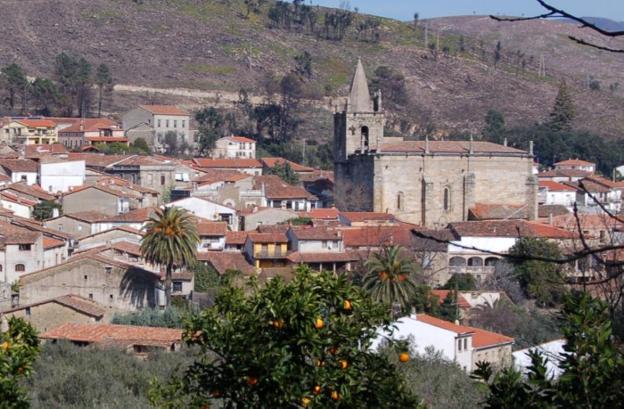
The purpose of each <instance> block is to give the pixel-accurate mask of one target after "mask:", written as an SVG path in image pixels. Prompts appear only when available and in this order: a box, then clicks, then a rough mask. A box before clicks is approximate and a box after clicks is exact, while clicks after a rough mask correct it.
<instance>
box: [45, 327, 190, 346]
mask: <svg viewBox="0 0 624 409" xmlns="http://www.w3.org/2000/svg"><path fill="white" fill-rule="evenodd" d="M39 337H40V338H43V339H58V340H60V339H66V340H70V341H74V342H86V343H98V344H100V343H114V344H123V345H131V344H139V345H160V346H169V345H171V344H176V343H180V342H181V341H182V330H181V329H173V328H156V327H139V326H133V325H114V324H74V323H67V324H63V325H61V326H59V327H56V328H54V329H51V330H49V331H47V332H45V333H43V334H41V335H40V336H39Z"/></svg>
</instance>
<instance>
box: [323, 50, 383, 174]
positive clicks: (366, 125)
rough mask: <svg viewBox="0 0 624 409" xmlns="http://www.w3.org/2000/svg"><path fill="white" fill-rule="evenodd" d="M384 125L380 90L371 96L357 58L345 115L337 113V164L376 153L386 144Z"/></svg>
mask: <svg viewBox="0 0 624 409" xmlns="http://www.w3.org/2000/svg"><path fill="white" fill-rule="evenodd" d="M338 109H339V108H338ZM384 125H385V116H384V112H383V109H382V106H381V91H378V92H376V93H375V95H373V97H371V94H370V91H369V89H368V81H367V80H366V73H365V72H364V66H363V65H362V60H360V59H359V58H358V62H357V66H356V68H355V74H354V75H353V80H352V81H351V92H350V94H349V97H348V99H347V102H346V103H345V105H344V109H343V111H342V112H336V113H335V114H334V161H335V162H336V163H342V162H345V161H346V160H347V159H348V158H349V156H350V155H353V154H368V153H374V152H377V151H378V149H379V146H380V145H381V144H382V143H383V137H384Z"/></svg>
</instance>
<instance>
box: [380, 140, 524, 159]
mask: <svg viewBox="0 0 624 409" xmlns="http://www.w3.org/2000/svg"><path fill="white" fill-rule="evenodd" d="M427 150H428V153H430V154H455V155H457V154H461V155H466V154H469V153H470V152H471V151H472V153H473V154H491V155H496V154H513V155H514V156H519V155H528V152H526V151H523V150H520V149H516V148H512V147H509V146H504V145H499V144H496V143H492V142H483V141H473V142H470V141H402V142H388V143H383V144H382V145H381V152H382V153H404V152H407V153H420V154H425V153H427Z"/></svg>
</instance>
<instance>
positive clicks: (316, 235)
mask: <svg viewBox="0 0 624 409" xmlns="http://www.w3.org/2000/svg"><path fill="white" fill-rule="evenodd" d="M291 231H292V233H293V234H294V236H295V237H297V239H299V240H342V232H341V231H339V230H334V229H328V228H327V227H292V228H291Z"/></svg>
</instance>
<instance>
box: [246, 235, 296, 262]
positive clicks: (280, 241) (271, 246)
mask: <svg viewBox="0 0 624 409" xmlns="http://www.w3.org/2000/svg"><path fill="white" fill-rule="evenodd" d="M243 253H244V254H245V257H246V258H247V260H249V262H251V263H252V264H253V265H254V266H255V268H256V269H257V270H258V271H262V269H265V268H269V269H270V268H276V267H277V268H282V267H287V266H288V237H286V235H285V234H284V233H279V232H272V233H258V232H253V233H251V232H250V233H249V234H248V235H247V239H246V240H245V245H244V247H243Z"/></svg>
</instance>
